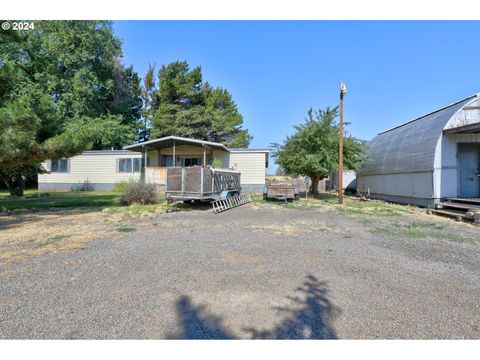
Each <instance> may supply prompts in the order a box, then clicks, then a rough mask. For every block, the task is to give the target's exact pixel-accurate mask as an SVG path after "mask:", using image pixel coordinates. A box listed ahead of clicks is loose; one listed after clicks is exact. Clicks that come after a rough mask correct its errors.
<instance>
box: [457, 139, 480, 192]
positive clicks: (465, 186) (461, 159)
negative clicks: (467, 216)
mask: <svg viewBox="0 0 480 360" xmlns="http://www.w3.org/2000/svg"><path fill="white" fill-rule="evenodd" d="M458 169H459V171H458V174H459V179H458V181H459V196H460V197H463V198H478V197H480V146H479V145H476V144H458Z"/></svg>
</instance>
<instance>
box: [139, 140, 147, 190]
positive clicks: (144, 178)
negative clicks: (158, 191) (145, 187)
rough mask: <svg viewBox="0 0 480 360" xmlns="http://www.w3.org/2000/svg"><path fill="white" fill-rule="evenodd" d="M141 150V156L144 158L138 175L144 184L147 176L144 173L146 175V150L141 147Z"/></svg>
mask: <svg viewBox="0 0 480 360" xmlns="http://www.w3.org/2000/svg"><path fill="white" fill-rule="evenodd" d="M142 150H143V156H144V160H143V162H144V164H143V166H142V172H141V173H140V181H143V182H144V183H146V182H147V176H146V173H147V148H146V147H145V146H144V145H142Z"/></svg>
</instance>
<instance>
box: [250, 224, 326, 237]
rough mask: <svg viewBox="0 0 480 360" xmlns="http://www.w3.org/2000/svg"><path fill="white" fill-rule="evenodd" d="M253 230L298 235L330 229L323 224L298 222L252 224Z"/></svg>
mask: <svg viewBox="0 0 480 360" xmlns="http://www.w3.org/2000/svg"><path fill="white" fill-rule="evenodd" d="M250 228H251V229H253V231H256V232H262V233H271V234H286V235H290V236H295V235H296V236H298V235H305V234H311V233H313V232H317V231H332V229H330V228H328V227H327V226H324V225H320V226H319V225H312V224H309V225H300V224H285V225H252V226H250Z"/></svg>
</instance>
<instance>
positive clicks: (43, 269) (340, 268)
mask: <svg viewBox="0 0 480 360" xmlns="http://www.w3.org/2000/svg"><path fill="white" fill-rule="evenodd" d="M478 229H479V227H478V226H474V225H471V224H467V223H456V222H454V221H452V220H449V219H444V218H440V217H435V216H428V215H426V214H425V213H424V212H423V211H422V210H419V209H415V208H411V207H401V206H395V205H388V204H384V203H381V202H371V203H366V204H363V203H360V202H358V203H357V202H356V201H353V200H349V203H348V204H347V206H345V207H340V206H337V205H335V204H334V203H333V202H332V201H330V202H329V201H316V200H301V201H299V202H295V203H290V204H281V203H275V202H268V203H266V202H263V201H255V202H253V203H251V204H248V205H244V206H241V207H238V208H235V209H232V210H229V211H226V212H224V213H220V214H217V215H214V214H213V213H212V212H211V211H210V209H209V207H205V206H199V207H193V209H192V210H191V211H182V212H173V213H144V214H143V213H140V214H139V213H128V212H125V211H110V210H109V209H106V210H103V211H98V210H93V209H83V210H82V211H73V210H68V211H67V210H63V211H53V212H52V211H51V212H18V213H13V214H11V215H8V216H6V215H4V216H0V338H48V339H50V338H56V339H64V338H68V339H75V338H93V339H98V338H128V339H130V338H139V339H143V338H154V339H158V338H159V339H165V338H186V339H190V338H214V339H223V338H225V339H229V338H254V339H262V338H273V339H332V338H347V339H348V338H356V339H358V338H360V339H376V338H382V339H383V338H413V339H418V338H447V339H448V338H477V339H478V338H480V307H479V301H478V299H479V298H480V277H479V276H478V274H479V271H480V237H479V236H478Z"/></svg>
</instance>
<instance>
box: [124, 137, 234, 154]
mask: <svg viewBox="0 0 480 360" xmlns="http://www.w3.org/2000/svg"><path fill="white" fill-rule="evenodd" d="M174 142H175V145H176V146H178V145H200V146H207V147H210V148H213V149H217V150H224V151H229V149H228V148H227V147H226V146H225V145H223V144H221V143H216V142H211V141H205V140H196V139H188V138H184V137H180V136H166V137H163V138H159V139H153V140H149V141H144V142H141V143H138V144H133V145H129V146H125V147H124V149H126V150H136V151H141V150H142V148H144V147H146V148H150V149H164V148H168V147H172V146H173V143H174Z"/></svg>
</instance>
